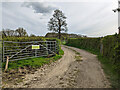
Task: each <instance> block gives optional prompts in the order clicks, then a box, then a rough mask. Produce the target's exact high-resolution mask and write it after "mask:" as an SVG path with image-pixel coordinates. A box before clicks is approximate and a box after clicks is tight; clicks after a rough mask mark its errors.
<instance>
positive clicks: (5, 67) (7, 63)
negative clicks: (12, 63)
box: [5, 56, 9, 71]
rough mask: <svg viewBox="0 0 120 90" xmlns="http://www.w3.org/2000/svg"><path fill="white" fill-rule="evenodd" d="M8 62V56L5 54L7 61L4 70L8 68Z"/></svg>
mask: <svg viewBox="0 0 120 90" xmlns="http://www.w3.org/2000/svg"><path fill="white" fill-rule="evenodd" d="M8 62H9V57H8V56H7V61H6V66H5V71H6V70H7V69H8Z"/></svg>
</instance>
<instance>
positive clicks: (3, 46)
mask: <svg viewBox="0 0 120 90" xmlns="http://www.w3.org/2000/svg"><path fill="white" fill-rule="evenodd" d="M2 52H3V55H2V56H3V58H2V59H3V60H2V61H3V62H4V40H3V51H2Z"/></svg>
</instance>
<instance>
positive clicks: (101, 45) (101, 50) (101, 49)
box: [100, 40, 103, 55]
mask: <svg viewBox="0 0 120 90" xmlns="http://www.w3.org/2000/svg"><path fill="white" fill-rule="evenodd" d="M100 53H101V55H103V43H102V40H101V42H100Z"/></svg>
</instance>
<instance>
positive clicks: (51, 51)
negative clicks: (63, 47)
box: [2, 41, 59, 62]
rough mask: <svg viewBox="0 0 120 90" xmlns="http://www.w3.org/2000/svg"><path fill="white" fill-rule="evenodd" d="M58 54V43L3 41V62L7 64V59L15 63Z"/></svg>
mask: <svg viewBox="0 0 120 90" xmlns="http://www.w3.org/2000/svg"><path fill="white" fill-rule="evenodd" d="M35 46H37V48H33V47H35ZM58 52H59V45H58V43H57V42H56V41H30V42H14V41H3V60H2V61H3V62H5V61H6V59H7V57H9V61H15V60H22V59H27V58H34V57H41V56H51V55H55V54H56V53H58Z"/></svg>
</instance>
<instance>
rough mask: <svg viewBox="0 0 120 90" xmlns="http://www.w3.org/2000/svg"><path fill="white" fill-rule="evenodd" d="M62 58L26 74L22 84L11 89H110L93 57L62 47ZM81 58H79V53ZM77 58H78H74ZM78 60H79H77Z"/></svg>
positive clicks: (82, 51) (89, 54)
mask: <svg viewBox="0 0 120 90" xmlns="http://www.w3.org/2000/svg"><path fill="white" fill-rule="evenodd" d="M62 49H63V50H64V55H63V57H62V58H61V59H60V60H58V61H56V62H55V63H52V64H51V65H45V66H44V67H42V68H41V69H38V70H37V71H36V72H35V73H34V74H28V75H26V76H25V79H24V81H23V82H22V83H19V84H18V85H14V86H13V87H29V88H72V87H73V88H107V87H110V84H109V82H108V80H107V79H106V77H105V75H104V73H103V70H102V68H101V64H100V63H99V61H98V60H97V58H96V55H93V54H91V53H89V52H86V51H84V50H81V49H77V48H73V47H68V46H62ZM74 50H75V51H77V52H79V53H80V56H82V58H79V53H76V52H75V51H74ZM76 56H78V58H76ZM78 59H80V60H78Z"/></svg>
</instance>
